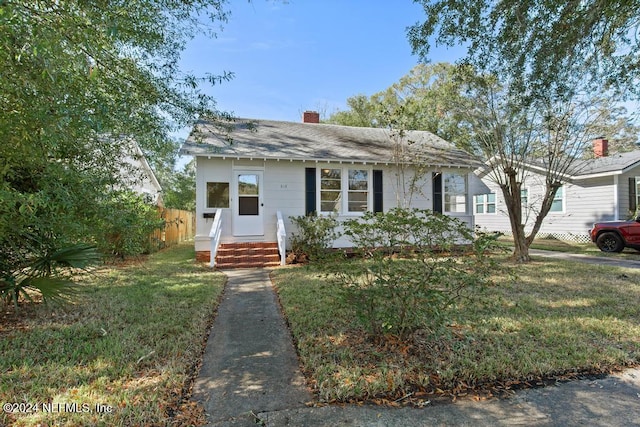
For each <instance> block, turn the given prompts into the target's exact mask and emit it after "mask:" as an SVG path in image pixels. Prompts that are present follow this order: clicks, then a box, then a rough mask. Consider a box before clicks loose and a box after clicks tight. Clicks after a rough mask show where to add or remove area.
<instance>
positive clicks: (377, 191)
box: [373, 170, 383, 212]
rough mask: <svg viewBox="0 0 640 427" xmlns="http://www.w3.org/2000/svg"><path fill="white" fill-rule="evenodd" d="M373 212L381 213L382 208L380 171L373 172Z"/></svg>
mask: <svg viewBox="0 0 640 427" xmlns="http://www.w3.org/2000/svg"><path fill="white" fill-rule="evenodd" d="M373 211H374V212H383V207H382V171H380V170H374V171H373Z"/></svg>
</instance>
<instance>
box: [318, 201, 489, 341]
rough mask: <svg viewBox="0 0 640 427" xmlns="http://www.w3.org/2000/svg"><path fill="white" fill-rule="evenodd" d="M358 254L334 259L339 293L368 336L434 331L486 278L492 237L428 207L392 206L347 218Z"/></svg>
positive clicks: (347, 230)
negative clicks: (381, 211)
mask: <svg viewBox="0 0 640 427" xmlns="http://www.w3.org/2000/svg"><path fill="white" fill-rule="evenodd" d="M344 230H345V231H344V233H345V235H347V236H349V238H350V239H351V241H352V242H353V243H354V246H355V248H354V251H355V254H356V257H354V258H353V259H351V260H344V261H343V262H339V263H333V264H331V265H330V266H329V268H330V274H331V275H332V277H334V278H335V279H336V280H338V281H339V283H340V284H341V285H342V289H343V298H344V301H345V302H346V303H348V304H349V305H350V306H351V307H352V308H353V309H354V310H355V315H356V317H357V319H358V320H359V321H360V322H361V323H362V325H363V326H364V327H365V328H366V329H367V331H368V332H369V333H371V334H373V335H380V334H384V333H392V334H397V335H400V336H404V335H406V334H408V333H411V332H412V331H414V330H416V329H424V330H428V331H432V332H434V331H437V330H438V329H439V328H440V327H441V326H442V325H443V324H444V322H445V321H446V319H447V312H448V310H449V309H450V308H451V307H452V305H453V304H455V302H456V301H457V300H458V299H460V298H463V297H470V296H472V295H474V293H475V291H477V290H480V289H482V288H483V287H485V286H486V285H488V284H489V283H490V281H489V276H490V274H492V273H494V272H495V268H496V265H497V264H496V263H495V262H494V261H493V259H492V257H491V256H490V252H491V251H492V250H493V249H494V248H496V244H495V241H496V236H490V235H485V234H479V235H474V233H473V232H472V231H471V230H470V229H469V228H468V227H467V226H466V224H464V223H463V222H461V221H460V220H458V219H456V218H452V217H449V216H445V215H440V214H436V213H433V212H431V211H428V210H417V209H413V210H409V209H399V208H397V209H393V210H391V211H389V212H386V213H378V214H373V213H367V214H365V215H364V216H363V217H360V218H358V219H351V220H347V221H345V222H344Z"/></svg>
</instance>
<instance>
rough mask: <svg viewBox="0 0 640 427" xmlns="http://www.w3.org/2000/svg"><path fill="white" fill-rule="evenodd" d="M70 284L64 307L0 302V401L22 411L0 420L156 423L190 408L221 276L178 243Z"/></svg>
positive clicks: (7, 422) (16, 422) (75, 423)
mask: <svg viewBox="0 0 640 427" xmlns="http://www.w3.org/2000/svg"><path fill="white" fill-rule="evenodd" d="M80 285H81V286H80V289H81V291H80V293H79V294H78V295H77V296H76V297H74V301H73V304H72V305H70V306H67V307H61V308H55V307H47V306H45V305H42V304H39V305H35V306H34V305H30V306H29V305H27V306H23V307H22V309H21V311H20V312H19V313H17V314H16V313H13V312H12V307H8V308H6V309H5V313H4V316H3V317H2V318H1V319H0V353H1V354H2V358H0V370H1V371H2V381H1V382H0V401H1V402H3V403H6V402H15V403H18V404H23V406H22V407H19V410H20V411H21V412H23V413H11V414H9V413H7V412H6V411H5V412H3V413H1V414H0V425H2V424H4V425H17V426H35V425H66V426H86V425H166V424H168V423H169V422H173V421H176V419H177V418H178V419H179V418H180V417H177V416H176V415H177V414H178V415H183V416H184V414H182V413H181V412H180V409H181V407H182V408H183V409H185V411H183V412H186V413H190V412H191V411H192V408H190V406H189V405H188V404H186V403H185V402H184V397H188V394H189V392H190V390H189V386H190V383H191V376H192V375H193V374H194V373H195V371H196V368H197V363H198V362H199V360H200V357H201V354H202V349H203V347H202V343H203V340H204V339H205V338H206V336H205V333H206V330H207V327H208V325H209V324H210V322H211V320H212V316H213V313H214V310H215V307H216V305H217V301H218V297H219V295H220V293H221V292H222V288H223V285H224V276H223V275H221V274H219V273H213V272H211V270H210V269H208V268H207V267H205V266H203V265H198V264H196V263H194V252H193V247H192V245H188V246H179V247H177V248H174V249H170V250H167V251H163V252H161V253H158V254H155V255H153V256H151V257H149V259H148V260H146V261H145V262H136V263H133V264H130V265H125V266H113V267H105V268H101V269H99V270H98V271H96V272H94V273H93V274H91V275H88V276H84V277H82V278H81V280H80ZM43 403H44V404H45V406H44V407H43V405H42V404H43ZM36 404H37V405H38V406H37V407H36V406H35V405H36ZM96 405H104V406H110V407H111V408H112V409H111V412H110V413H109V412H106V413H99V411H97V410H96ZM36 408H37V409H38V410H37V411H36V410H35V409H36ZM43 409H44V410H43ZM25 412H29V413H25ZM190 416H191V415H189V417H190ZM187 421H188V420H186V421H185V425H186V424H188V422H187Z"/></svg>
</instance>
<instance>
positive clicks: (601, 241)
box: [596, 233, 624, 252]
mask: <svg viewBox="0 0 640 427" xmlns="http://www.w3.org/2000/svg"><path fill="white" fill-rule="evenodd" d="M596 244H597V245H598V247H599V248H600V250H601V251H602V252H622V250H623V249H624V242H623V241H622V239H621V238H620V236H618V235H617V234H616V233H602V234H601V235H599V236H598V238H597V239H596Z"/></svg>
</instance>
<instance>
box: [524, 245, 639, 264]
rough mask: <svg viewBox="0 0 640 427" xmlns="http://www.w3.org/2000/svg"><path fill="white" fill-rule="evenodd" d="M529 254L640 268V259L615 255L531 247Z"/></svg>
mask: <svg viewBox="0 0 640 427" xmlns="http://www.w3.org/2000/svg"><path fill="white" fill-rule="evenodd" d="M529 254H530V255H534V256H542V257H547V258H555V259H565V260H570V261H577V262H584V263H587V264H599V265H610V266H612V267H624V268H640V260H638V261H636V260H632V259H619V258H615V257H603V256H597V255H584V254H572V253H566V252H556V251H544V250H540V249H529ZM639 255H640V254H639Z"/></svg>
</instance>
